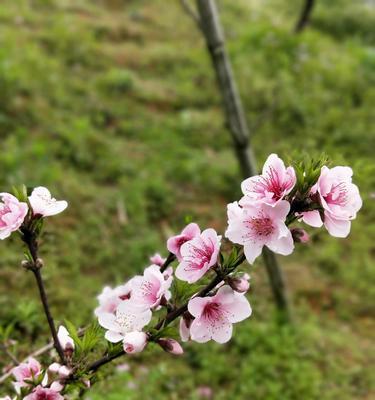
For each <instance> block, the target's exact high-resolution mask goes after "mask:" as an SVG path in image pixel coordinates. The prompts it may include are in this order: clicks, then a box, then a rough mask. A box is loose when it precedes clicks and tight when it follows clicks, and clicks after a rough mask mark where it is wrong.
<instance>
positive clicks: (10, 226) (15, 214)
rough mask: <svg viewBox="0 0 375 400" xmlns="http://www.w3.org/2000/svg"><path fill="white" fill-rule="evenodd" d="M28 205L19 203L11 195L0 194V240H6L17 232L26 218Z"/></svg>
mask: <svg viewBox="0 0 375 400" xmlns="http://www.w3.org/2000/svg"><path fill="white" fill-rule="evenodd" d="M27 211H28V207H27V204H26V203H22V202H20V201H18V199H17V198H16V197H14V196H13V195H11V194H10V193H0V239H1V240H3V239H6V238H7V237H9V236H10V234H11V233H12V232H14V231H16V230H17V229H18V228H19V227H20V226H21V225H22V222H23V220H24V219H25V217H26V214H27Z"/></svg>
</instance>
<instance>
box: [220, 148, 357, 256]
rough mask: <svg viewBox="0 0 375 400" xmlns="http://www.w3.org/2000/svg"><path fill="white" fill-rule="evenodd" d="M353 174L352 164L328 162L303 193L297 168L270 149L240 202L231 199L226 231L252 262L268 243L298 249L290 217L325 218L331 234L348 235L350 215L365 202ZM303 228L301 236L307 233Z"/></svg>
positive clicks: (317, 222) (280, 249)
mask: <svg viewBox="0 0 375 400" xmlns="http://www.w3.org/2000/svg"><path fill="white" fill-rule="evenodd" d="M304 174H306V173H305V172H304ZM352 175H353V171H352V170H351V168H349V167H334V168H332V169H329V168H328V167H327V166H323V167H322V168H321V172H320V176H319V177H318V179H317V182H316V183H315V184H314V185H313V186H312V187H311V188H310V190H309V191H308V192H307V193H306V195H305V198H302V199H301V193H299V192H298V190H296V186H297V183H298V182H297V177H296V172H295V170H294V168H293V167H292V166H288V167H285V164H284V162H283V160H281V159H280V158H279V157H278V156H277V155H276V154H271V155H270V156H269V157H268V159H267V161H266V163H265V164H264V166H263V171H262V174H261V175H257V176H253V177H250V178H248V179H246V180H244V181H243V182H242V185H241V189H242V192H243V197H242V198H241V199H240V200H239V202H234V203H231V204H229V205H228V229H227V231H226V237H227V238H228V239H229V240H231V241H232V242H233V243H238V244H240V245H243V246H244V252H245V255H246V259H247V261H248V262H249V263H250V264H252V263H253V262H254V260H255V259H256V258H257V257H258V256H259V255H260V254H261V251H262V248H263V246H266V247H268V248H269V249H270V250H272V251H273V252H275V253H277V254H282V255H289V254H291V253H292V252H293V249H294V240H295V237H294V238H293V235H292V233H293V230H292V231H291V230H290V229H289V228H288V226H287V222H288V217H291V218H292V219H293V218H298V219H300V220H302V221H303V222H305V223H306V224H308V225H310V226H313V227H321V226H322V225H323V224H324V226H325V227H326V228H327V230H328V232H329V233H330V234H331V235H332V236H336V237H346V236H347V235H348V234H349V232H350V224H351V220H353V219H354V218H355V217H356V214H357V212H358V211H359V209H360V208H361V206H362V200H361V197H360V195H359V190H358V187H357V186H356V185H354V184H353V183H352ZM297 203H298V205H299V207H298V209H297V208H296V207H295V206H296V205H297ZM295 232H298V231H296V230H295ZM300 232H301V235H300V239H301V238H303V237H304V238H305V237H306V236H305V234H304V233H303V232H302V231H300ZM293 239H294V240H293ZM302 240H303V239H302Z"/></svg>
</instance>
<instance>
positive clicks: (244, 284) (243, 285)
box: [228, 274, 250, 293]
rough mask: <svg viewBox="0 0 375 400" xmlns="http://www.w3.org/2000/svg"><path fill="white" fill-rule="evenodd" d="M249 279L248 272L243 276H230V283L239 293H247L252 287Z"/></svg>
mask: <svg viewBox="0 0 375 400" xmlns="http://www.w3.org/2000/svg"><path fill="white" fill-rule="evenodd" d="M249 279H250V276H249V275H248V274H245V275H243V276H242V277H234V278H229V279H228V285H229V286H230V287H231V288H232V289H233V290H235V291H236V292H238V293H246V292H247V291H248V290H249V287H250V282H249Z"/></svg>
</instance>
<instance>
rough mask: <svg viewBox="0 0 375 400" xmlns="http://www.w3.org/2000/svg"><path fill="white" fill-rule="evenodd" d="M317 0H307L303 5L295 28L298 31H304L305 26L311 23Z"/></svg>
mask: <svg viewBox="0 0 375 400" xmlns="http://www.w3.org/2000/svg"><path fill="white" fill-rule="evenodd" d="M314 4H315V0H305V4H304V5H303V8H302V11H301V15H300V17H299V19H298V21H297V24H296V26H295V28H294V31H295V32H296V33H299V32H302V31H303V29H304V28H305V26H306V25H307V24H308V23H309V21H310V17H311V13H312V10H313V8H314Z"/></svg>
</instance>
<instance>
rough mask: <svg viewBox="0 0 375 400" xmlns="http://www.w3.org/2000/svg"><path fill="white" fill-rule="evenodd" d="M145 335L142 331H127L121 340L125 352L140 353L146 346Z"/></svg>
mask: <svg viewBox="0 0 375 400" xmlns="http://www.w3.org/2000/svg"><path fill="white" fill-rule="evenodd" d="M146 344H147V335H146V334H145V333H144V332H129V333H127V334H126V335H125V337H124V340H123V347H124V351H125V353H130V354H131V353H140V352H141V351H143V349H144V348H145V347H146Z"/></svg>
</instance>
